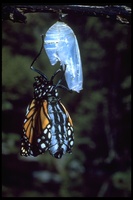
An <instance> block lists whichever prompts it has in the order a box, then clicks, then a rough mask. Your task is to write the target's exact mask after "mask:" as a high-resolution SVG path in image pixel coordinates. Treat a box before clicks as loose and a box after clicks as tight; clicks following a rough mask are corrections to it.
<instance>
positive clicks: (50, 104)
mask: <svg viewBox="0 0 133 200" xmlns="http://www.w3.org/2000/svg"><path fill="white" fill-rule="evenodd" d="M36 71H37V72H39V73H40V71H38V70H36ZM58 72H59V70H58ZM58 72H56V73H55V74H54V75H53V76H52V77H51V80H50V81H48V79H47V77H46V76H45V75H44V74H42V73H40V74H41V76H37V77H35V83H34V84H33V87H34V97H33V100H32V102H31V103H30V105H29V106H28V107H27V112H26V116H25V121H24V125H23V132H24V134H23V136H22V142H21V151H20V154H21V155H22V156H30V155H32V156H37V155H39V154H43V153H44V152H45V151H47V150H49V152H50V154H51V155H53V156H54V157H55V158H61V157H62V155H63V154H65V153H67V152H68V153H71V149H72V147H73V143H74V132H73V123H72V120H71V118H70V116H69V113H68V111H67V110H66V108H65V107H64V105H63V104H62V103H61V100H60V98H59V97H58V91H57V88H58V87H61V88H65V86H63V85H61V84H60V81H58V83H57V84H56V85H54V84H53V78H54V77H55V75H56V74H57V73H58Z"/></svg>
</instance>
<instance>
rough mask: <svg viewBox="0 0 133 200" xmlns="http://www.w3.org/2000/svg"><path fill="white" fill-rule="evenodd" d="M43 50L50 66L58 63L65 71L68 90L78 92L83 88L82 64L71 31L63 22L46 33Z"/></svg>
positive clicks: (56, 24) (58, 22)
mask: <svg viewBox="0 0 133 200" xmlns="http://www.w3.org/2000/svg"><path fill="white" fill-rule="evenodd" d="M44 48H45V51H46V53H47V55H48V58H49V60H50V63H51V65H55V64H56V63H57V62H58V61H59V62H60V65H61V66H62V67H63V70H65V79H66V82H67V85H68V88H69V89H70V90H73V91H76V92H80V90H82V88H83V86H82V85H83V74H82V64H81V57H80V51H79V46H78V42H77V38H76V36H75V34H74V32H73V30H72V29H71V28H70V27H69V26H68V25H67V24H65V23H64V22H60V21H57V22H56V23H55V24H54V25H52V26H51V27H50V28H49V29H48V31H47V32H46V35H45V38H44Z"/></svg>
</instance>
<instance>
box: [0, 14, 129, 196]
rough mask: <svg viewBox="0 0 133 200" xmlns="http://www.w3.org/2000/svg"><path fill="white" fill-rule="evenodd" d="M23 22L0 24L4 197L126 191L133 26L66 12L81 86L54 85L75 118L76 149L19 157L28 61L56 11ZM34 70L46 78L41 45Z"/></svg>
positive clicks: (28, 96)
mask: <svg viewBox="0 0 133 200" xmlns="http://www.w3.org/2000/svg"><path fill="white" fill-rule="evenodd" d="M26 16H27V23H26V24H21V23H13V22H11V21H3V22H2V42H3V46H2V185H3V187H2V193H3V194H2V196H3V197H129V196H130V194H131V165H130V162H131V117H130V113H131V94H130V93H131V30H130V29H131V27H130V25H125V24H120V23H118V22H115V21H110V20H109V19H104V18H96V17H87V16H83V15H80V16H79V15H67V16H66V17H65V18H64V22H65V23H67V24H68V25H69V26H70V27H71V28H72V29H73V31H74V33H75V35H76V37H77V40H78V43H79V48H80V53H81V59H82V66H83V75H84V84H83V90H82V91H81V92H80V93H79V94H78V93H76V92H73V93H69V92H67V91H64V90H59V94H60V97H61V99H62V103H63V104H64V105H65V107H66V108H67V110H68V111H69V113H70V115H71V118H72V120H73V124H74V132H75V143H74V148H73V153H72V154H71V155H69V154H66V155H64V156H63V157H62V159H59V160H58V159H56V158H54V157H52V156H51V155H50V154H49V152H46V153H45V154H44V155H39V156H38V157H36V158H34V157H28V158H25V157H21V156H20V154H19V150H20V136H21V134H22V125H23V120H24V116H25V111H26V107H27V105H28V103H30V101H31V100H32V97H33V82H34V76H36V75H37V74H36V73H35V72H33V71H32V70H30V64H31V62H32V61H33V59H34V58H35V56H36V55H37V53H38V52H39V50H40V47H41V37H40V36H41V34H45V33H46V31H47V30H48V28H49V27H50V26H52V25H53V24H54V23H55V22H56V21H57V20H58V18H57V15H55V14H47V13H46V14H39V13H37V14H27V15H26ZM36 68H38V69H40V70H42V71H43V72H44V73H45V74H46V75H47V76H48V77H49V78H50V77H51V75H53V73H54V71H56V69H58V68H59V63H58V64H56V66H51V65H50V62H49V60H48V57H47V55H46V53H45V51H43V53H42V55H41V56H40V57H39V59H38V61H37V63H36Z"/></svg>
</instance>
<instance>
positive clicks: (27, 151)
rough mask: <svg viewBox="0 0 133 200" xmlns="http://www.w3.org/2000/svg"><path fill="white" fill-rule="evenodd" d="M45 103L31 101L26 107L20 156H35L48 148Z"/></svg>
mask: <svg viewBox="0 0 133 200" xmlns="http://www.w3.org/2000/svg"><path fill="white" fill-rule="evenodd" d="M50 127H51V125H50V121H49V116H48V113H47V101H45V100H44V101H36V100H35V99H33V100H32V102H31V104H30V105H29V106H28V107H27V112H26V117H25V120H24V125H23V135H22V139H21V150H20V154H21V155H22V156H30V155H32V156H37V155H39V154H42V153H44V152H45V151H46V150H47V149H48V148H49V143H50V139H51V134H50Z"/></svg>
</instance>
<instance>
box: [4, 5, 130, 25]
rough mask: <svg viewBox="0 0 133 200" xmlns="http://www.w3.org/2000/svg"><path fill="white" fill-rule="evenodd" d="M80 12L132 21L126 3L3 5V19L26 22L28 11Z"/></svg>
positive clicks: (121, 20) (124, 21)
mask: <svg viewBox="0 0 133 200" xmlns="http://www.w3.org/2000/svg"><path fill="white" fill-rule="evenodd" d="M59 12H62V13H63V14H70V15H71V14H77V17H79V14H81V15H86V16H94V17H103V18H107V19H110V20H114V21H118V22H119V23H122V24H130V23H131V8H130V7H128V6H125V5H109V6H91V5H3V9H2V19H3V20H11V21H13V22H19V23H25V22H26V16H25V14H26V13H59Z"/></svg>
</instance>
